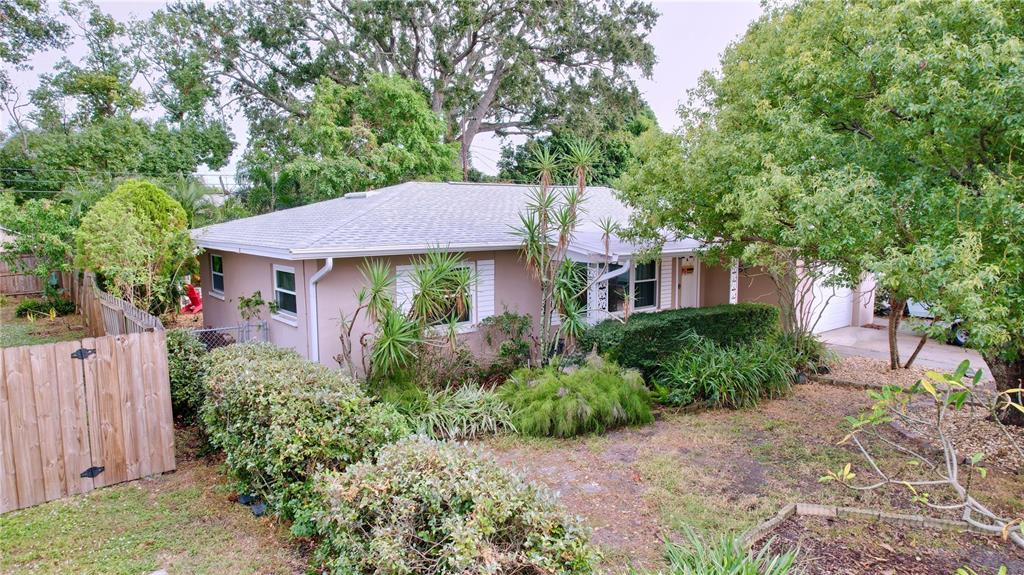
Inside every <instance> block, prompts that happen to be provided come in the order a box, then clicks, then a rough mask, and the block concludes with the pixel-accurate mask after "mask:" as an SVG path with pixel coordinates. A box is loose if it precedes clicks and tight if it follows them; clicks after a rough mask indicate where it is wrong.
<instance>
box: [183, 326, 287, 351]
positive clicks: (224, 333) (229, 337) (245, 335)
mask: <svg viewBox="0 0 1024 575" xmlns="http://www.w3.org/2000/svg"><path fill="white" fill-rule="evenodd" d="M192 333H194V334H196V337H198V338H199V341H201V342H203V344H204V345H206V349H207V350H211V349H214V348H218V347H224V346H226V345H232V344H236V343H249V342H253V341H269V332H268V331H267V322H265V321H261V322H256V323H242V324H238V325H232V326H226V327H208V328H203V329H194V330H192Z"/></svg>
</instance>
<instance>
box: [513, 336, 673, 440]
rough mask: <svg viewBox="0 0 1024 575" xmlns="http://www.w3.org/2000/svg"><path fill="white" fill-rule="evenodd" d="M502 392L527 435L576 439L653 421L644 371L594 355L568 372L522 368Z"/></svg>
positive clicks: (517, 427)
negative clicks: (585, 435) (584, 435)
mask: <svg viewBox="0 0 1024 575" xmlns="http://www.w3.org/2000/svg"><path fill="white" fill-rule="evenodd" d="M499 395H500V397H501V398H502V399H503V400H504V401H505V402H506V403H508V404H509V405H510V406H511V407H512V411H513V414H514V415H513V424H514V425H515V428H516V429H517V430H518V431H519V432H520V433H523V434H526V435H538V436H555V437H572V436H574V435H580V434H583V433H603V432H604V431H605V430H607V429H612V428H615V427H620V426H623V425H643V424H646V423H650V422H651V421H653V420H654V417H653V416H652V415H651V400H650V393H649V392H648V390H647V388H646V387H644V380H643V377H642V376H641V375H640V373H639V372H638V371H636V370H632V369H625V370H624V369H621V368H619V366H617V365H616V364H614V363H612V362H606V361H604V360H603V359H601V358H600V357H598V356H596V355H592V356H590V357H588V358H587V362H586V364H584V365H583V366H581V367H578V368H571V369H569V370H566V371H563V370H562V369H560V368H559V367H556V366H548V367H546V368H544V369H520V370H518V371H516V372H515V373H514V374H512V378H511V379H509V382H508V383H506V384H505V385H503V386H502V387H501V388H500V389H499Z"/></svg>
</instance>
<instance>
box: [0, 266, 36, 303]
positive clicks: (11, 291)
mask: <svg viewBox="0 0 1024 575" xmlns="http://www.w3.org/2000/svg"><path fill="white" fill-rule="evenodd" d="M35 261H36V259H35V258H34V257H31V256H24V257H22V258H21V263H22V265H24V266H28V267H29V268H30V267H34V266H35ZM21 269H28V268H21ZM44 287H45V285H44V282H43V280H42V279H41V278H39V277H37V276H34V275H32V274H26V273H23V272H21V271H18V268H17V267H11V266H10V265H8V264H7V262H5V261H0V294H4V295H30V294H37V293H43V288H44Z"/></svg>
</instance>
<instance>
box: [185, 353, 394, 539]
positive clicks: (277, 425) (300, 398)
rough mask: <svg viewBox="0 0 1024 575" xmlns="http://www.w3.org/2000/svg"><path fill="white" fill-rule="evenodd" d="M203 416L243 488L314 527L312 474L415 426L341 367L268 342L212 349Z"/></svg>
mask: <svg viewBox="0 0 1024 575" xmlns="http://www.w3.org/2000/svg"><path fill="white" fill-rule="evenodd" d="M207 369H208V372H207V377H206V385H207V395H206V401H205V402H204V403H203V406H202V410H201V413H202V419H203V424H204V426H205V428H206V432H207V434H208V435H209V438H210V442H211V443H212V444H213V445H214V446H215V447H218V448H220V449H223V450H224V453H225V455H226V464H227V467H228V469H229V470H230V471H231V473H232V476H233V477H234V478H235V479H236V480H237V482H238V484H239V488H240V489H241V490H242V491H243V492H245V493H249V494H255V495H258V496H260V497H262V498H263V499H264V500H265V501H266V502H267V505H268V507H269V508H270V509H271V510H272V511H274V512H276V513H277V514H278V515H280V516H281V517H283V518H285V519H290V520H292V521H293V525H292V531H293V532H294V533H295V534H297V535H311V534H312V531H311V527H312V524H311V522H310V521H311V516H312V512H313V511H314V510H315V509H316V508H317V506H318V502H317V500H316V497H315V494H314V491H313V477H314V475H315V474H316V473H317V472H320V471H325V470H343V469H344V468H345V467H347V466H348V465H351V464H352V463H354V462H356V461H359V460H360V459H362V458H363V457H366V456H369V455H372V454H373V453H374V452H376V450H377V449H379V448H380V447H381V446H382V445H384V444H387V443H390V442H393V441H395V440H396V439H398V438H400V437H403V436H405V435H407V434H408V426H407V424H406V421H405V418H404V417H402V416H401V415H400V414H399V413H398V412H397V411H395V409H394V408H392V407H391V406H389V405H387V404H372V403H371V401H370V399H369V398H368V397H367V396H366V395H365V394H364V393H363V392H362V390H361V389H360V387H359V386H358V385H357V384H356V383H355V382H353V381H352V380H351V379H350V378H348V377H346V376H344V375H342V374H341V373H340V372H337V371H332V370H330V369H328V368H327V367H325V366H322V365H319V364H316V363H313V362H310V361H307V360H305V359H303V358H301V357H299V355H298V354H296V353H295V352H293V351H290V350H284V349H281V348H278V347H276V346H274V345H271V344H268V343H255V344H243V345H232V346H227V347H223V348H219V349H216V350H214V351H212V352H211V353H210V355H209V366H208V368H207Z"/></svg>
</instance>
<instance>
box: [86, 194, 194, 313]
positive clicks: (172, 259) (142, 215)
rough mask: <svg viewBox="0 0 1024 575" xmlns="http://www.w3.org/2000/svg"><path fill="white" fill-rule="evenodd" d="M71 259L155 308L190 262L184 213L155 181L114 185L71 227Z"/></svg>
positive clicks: (170, 299) (168, 297) (165, 303)
mask: <svg viewBox="0 0 1024 575" xmlns="http://www.w3.org/2000/svg"><path fill="white" fill-rule="evenodd" d="M75 247H76V264H77V265H78V266H80V267H81V268H83V269H89V270H92V271H95V272H96V273H97V274H99V278H100V280H101V282H102V283H101V285H102V287H103V288H104V289H106V290H108V291H110V292H111V293H113V294H114V295H117V296H119V297H122V298H125V299H126V300H128V301H130V302H132V303H133V304H134V305H135V306H136V307H139V308H141V309H145V310H149V311H151V312H155V313H161V312H164V311H166V310H168V309H172V308H173V307H174V306H175V304H176V301H175V295H176V282H177V280H178V278H179V277H181V276H182V275H183V274H184V273H186V271H187V268H188V266H189V265H190V264H191V262H193V261H194V258H193V255H192V254H193V244H192V240H191V238H190V237H189V235H188V224H187V215H186V214H185V210H184V209H182V207H181V205H180V204H179V203H178V202H177V201H175V200H174V199H173V198H171V197H170V196H169V195H167V193H166V192H164V191H163V190H161V189H160V188H158V187H157V186H155V185H153V184H151V183H149V182H143V181H139V180H129V181H126V182H124V183H123V184H121V185H119V186H118V187H117V188H116V189H115V190H114V191H113V192H111V193H110V194H108V195H106V196H104V197H103V199H101V200H100V201H99V202H97V203H96V205H94V206H93V207H92V208H91V209H90V210H89V212H88V213H86V215H85V217H84V218H83V219H82V224H81V226H79V228H78V230H77V231H76V232H75Z"/></svg>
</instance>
